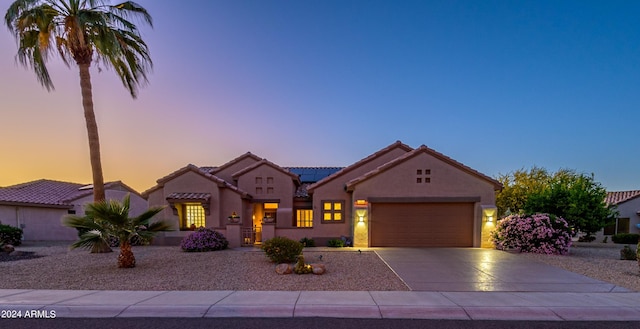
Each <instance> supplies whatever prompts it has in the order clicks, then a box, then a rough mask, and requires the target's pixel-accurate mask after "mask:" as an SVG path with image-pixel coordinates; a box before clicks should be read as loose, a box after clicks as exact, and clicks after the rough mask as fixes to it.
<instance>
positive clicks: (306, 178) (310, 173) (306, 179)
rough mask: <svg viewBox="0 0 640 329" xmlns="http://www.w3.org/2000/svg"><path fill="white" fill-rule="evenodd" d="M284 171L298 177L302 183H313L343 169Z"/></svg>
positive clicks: (291, 168)
mask: <svg viewBox="0 0 640 329" xmlns="http://www.w3.org/2000/svg"><path fill="white" fill-rule="evenodd" d="M284 169H287V170H289V171H290V172H292V173H294V174H296V175H298V176H299V177H300V182H302V183H315V182H317V181H319V180H321V179H323V178H325V177H327V176H329V175H331V174H333V173H336V172H338V171H340V170H342V169H343V167H285V168H284Z"/></svg>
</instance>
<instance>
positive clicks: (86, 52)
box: [4, 0, 152, 201]
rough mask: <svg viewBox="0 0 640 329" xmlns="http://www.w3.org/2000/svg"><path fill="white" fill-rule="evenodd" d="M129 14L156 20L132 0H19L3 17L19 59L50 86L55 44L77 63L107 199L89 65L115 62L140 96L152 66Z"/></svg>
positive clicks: (98, 182) (96, 177) (96, 175)
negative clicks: (110, 1) (109, 0)
mask: <svg viewBox="0 0 640 329" xmlns="http://www.w3.org/2000/svg"><path fill="white" fill-rule="evenodd" d="M129 18H138V19H142V20H143V21H144V22H146V23H148V24H149V25H150V26H152V20H151V16H150V15H149V13H147V11H146V10H145V9H144V8H143V7H141V6H140V5H138V4H136V3H135V2H131V1H126V2H123V3H121V4H118V5H114V6H111V5H107V4H106V1H105V0H15V1H14V2H13V3H12V4H11V5H10V6H9V9H8V10H7V13H6V15H5V17H4V19H5V23H6V25H7V27H8V28H9V31H11V32H12V33H13V34H14V36H15V37H16V40H17V41H18V54H17V56H16V57H17V60H18V62H19V63H20V64H22V65H23V66H25V67H31V68H32V69H33V70H34V71H35V73H36V77H37V78H38V81H39V82H40V84H42V85H43V86H44V87H45V88H46V89H47V90H49V91H51V90H52V89H53V82H52V80H51V76H50V75H49V71H48V69H47V66H46V62H47V60H48V59H49V58H50V57H51V56H50V55H53V54H55V53H56V50H57V53H58V54H59V55H60V56H61V58H62V60H63V61H64V63H65V64H67V66H68V65H69V63H75V64H76V65H77V66H78V68H79V70H80V89H81V91H82V106H83V108H84V117H85V121H86V126H87V134H88V136H89V156H90V159H91V172H92V176H93V197H94V201H101V200H104V199H105V193H104V178H103V174H102V164H101V160H100V140H99V138H98V125H97V122H96V117H95V113H94V110H93V94H92V93H93V91H92V87H91V75H90V71H89V67H90V66H91V63H92V62H93V61H98V62H99V63H101V64H103V65H105V66H106V67H111V68H113V69H114V71H115V72H116V74H118V76H119V77H120V79H121V80H122V83H123V84H124V86H125V87H126V88H127V89H128V90H129V92H130V93H131V96H132V97H133V98H136V95H137V87H138V86H139V85H140V84H142V83H145V82H146V81H147V76H146V72H147V71H148V70H149V69H150V68H151V66H152V62H151V57H150V56H149V51H148V48H147V45H146V43H145V42H144V41H143V40H142V38H141V36H140V33H139V31H138V28H137V26H136V25H135V24H133V23H132V22H131V21H129V20H128V19H129Z"/></svg>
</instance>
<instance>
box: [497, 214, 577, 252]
mask: <svg viewBox="0 0 640 329" xmlns="http://www.w3.org/2000/svg"><path fill="white" fill-rule="evenodd" d="M491 240H492V242H493V244H494V245H495V246H496V248H497V249H500V250H506V249H517V250H520V251H522V252H531V253H536V254H559V255H564V254H566V253H568V252H569V247H571V229H570V228H569V225H568V224H567V221H565V220H564V219H562V218H560V217H556V216H553V215H548V214H535V215H510V216H507V217H505V218H502V219H501V220H499V221H498V223H497V224H496V229H495V230H494V231H493V232H492V233H491Z"/></svg>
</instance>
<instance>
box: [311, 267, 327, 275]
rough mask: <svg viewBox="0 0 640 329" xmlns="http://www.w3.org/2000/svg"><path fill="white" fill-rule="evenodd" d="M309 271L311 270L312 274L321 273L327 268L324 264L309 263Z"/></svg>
mask: <svg viewBox="0 0 640 329" xmlns="http://www.w3.org/2000/svg"><path fill="white" fill-rule="evenodd" d="M311 271H312V272H313V274H316V275H322V274H324V272H326V271H327V270H326V268H325V267H324V264H311Z"/></svg>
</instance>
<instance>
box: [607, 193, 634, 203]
mask: <svg viewBox="0 0 640 329" xmlns="http://www.w3.org/2000/svg"><path fill="white" fill-rule="evenodd" d="M638 196H640V190H634V191H617V192H607V197H606V199H605V203H606V204H608V205H616V204H620V203H622V202H625V201H629V200H631V199H634V198H636V197H638Z"/></svg>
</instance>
